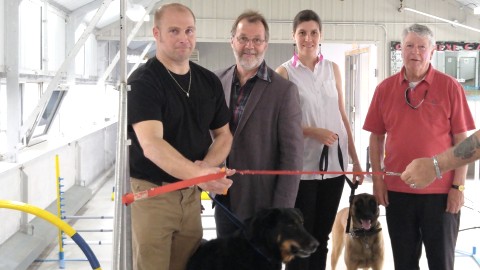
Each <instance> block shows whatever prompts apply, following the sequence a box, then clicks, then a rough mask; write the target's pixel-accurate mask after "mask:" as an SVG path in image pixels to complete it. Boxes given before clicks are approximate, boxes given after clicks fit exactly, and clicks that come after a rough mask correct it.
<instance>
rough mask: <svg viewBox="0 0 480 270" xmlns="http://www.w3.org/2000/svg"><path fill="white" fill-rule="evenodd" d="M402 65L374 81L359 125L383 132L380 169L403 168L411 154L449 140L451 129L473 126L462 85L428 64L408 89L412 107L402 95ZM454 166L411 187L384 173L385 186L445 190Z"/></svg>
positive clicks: (426, 152)
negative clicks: (421, 185) (428, 182)
mask: <svg viewBox="0 0 480 270" xmlns="http://www.w3.org/2000/svg"><path fill="white" fill-rule="evenodd" d="M404 73H405V68H402V70H401V72H399V73H397V74H395V75H393V76H391V77H389V78H387V79H385V80H384V81H383V82H382V83H380V84H379V85H378V86H377V89H376V90H375V94H374V96H373V98H372V102H371V104H370V108H369V110H368V114H367V117H366V119H365V124H364V126H363V129H365V130H367V131H370V132H372V133H374V134H380V135H382V134H386V142H385V158H384V165H385V170H386V171H392V172H403V171H404V170H405V167H406V166H407V165H408V164H409V163H410V162H411V161H412V160H413V159H415V158H420V157H431V156H433V155H435V154H438V153H440V152H443V151H445V150H446V149H447V148H449V147H451V146H452V145H453V135H454V134H458V133H463V132H466V131H468V130H472V129H475V123H474V121H473V117H472V114H471V113H470V109H469V107H468V104H467V100H466V97H465V93H464V90H463V87H462V86H461V85H460V84H459V83H458V82H457V81H456V80H455V79H454V78H452V77H450V76H448V75H446V74H444V73H441V72H439V71H437V70H435V69H434V68H433V67H432V66H431V65H430V67H429V69H428V72H427V75H426V77H425V79H424V80H423V81H421V82H420V83H419V84H418V85H417V86H416V87H415V90H414V91H412V93H411V99H410V101H411V104H413V105H417V104H418V103H419V102H420V101H421V100H422V98H423V97H425V100H424V102H423V103H422V104H421V105H420V106H419V107H418V108H417V109H412V108H410V106H408V104H407V103H406V100H405V91H406V89H407V88H408V81H407V80H405V76H404ZM453 177H454V171H450V172H446V173H445V174H443V179H442V180H440V181H434V182H433V183H432V184H431V185H430V186H428V187H427V188H425V189H411V188H410V187H409V186H408V185H406V184H405V183H404V182H403V181H402V180H401V179H400V177H398V176H385V177H384V180H385V183H386V186H387V189H388V190H390V191H397V192H405V193H417V194H441V193H448V191H449V189H450V185H451V184H452V181H453Z"/></svg>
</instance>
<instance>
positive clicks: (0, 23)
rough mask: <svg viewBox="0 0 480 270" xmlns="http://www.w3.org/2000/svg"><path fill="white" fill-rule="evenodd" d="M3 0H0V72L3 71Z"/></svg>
mask: <svg viewBox="0 0 480 270" xmlns="http://www.w3.org/2000/svg"><path fill="white" fill-rule="evenodd" d="M4 10H5V0H0V14H1V15H2V16H0V72H3V71H4V70H5V68H4V66H5V21H4V18H5V16H4V15H3V14H4V13H5V12H4Z"/></svg>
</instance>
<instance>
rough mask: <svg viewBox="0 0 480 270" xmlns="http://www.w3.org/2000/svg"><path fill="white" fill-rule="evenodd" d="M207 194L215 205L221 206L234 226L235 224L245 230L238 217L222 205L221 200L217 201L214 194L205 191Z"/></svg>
mask: <svg viewBox="0 0 480 270" xmlns="http://www.w3.org/2000/svg"><path fill="white" fill-rule="evenodd" d="M206 193H207V194H208V197H210V199H211V200H212V201H213V202H214V203H215V206H220V208H222V210H223V212H224V213H225V216H227V218H228V219H229V220H230V221H231V222H232V223H233V224H235V226H237V228H238V229H240V230H242V231H245V225H244V224H243V222H242V221H240V219H238V217H236V216H235V215H234V214H233V213H232V212H231V211H230V210H229V209H228V208H227V207H226V206H225V205H223V204H222V203H221V202H219V201H218V200H217V199H216V198H215V196H212V195H210V193H209V192H206Z"/></svg>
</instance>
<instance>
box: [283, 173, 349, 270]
mask: <svg viewBox="0 0 480 270" xmlns="http://www.w3.org/2000/svg"><path fill="white" fill-rule="evenodd" d="M344 184H345V177H344V176H343V175H342V176H339V177H335V178H330V179H326V180H302V181H300V186H299V189H298V195H297V201H296V202H295V207H296V208H298V209H300V211H302V213H303V217H304V220H305V222H304V226H305V228H306V229H307V231H308V232H309V233H311V234H312V235H313V237H315V238H316V239H317V240H318V242H319V243H320V245H319V246H318V249H317V251H315V252H314V253H313V254H312V255H310V257H308V258H305V259H302V258H295V259H294V260H293V261H292V262H290V263H289V264H288V265H287V269H288V270H324V269H325V266H326V263H327V254H328V247H327V245H328V239H329V238H328V235H329V234H330V232H331V231H332V226H333V222H334V221H335V216H336V214H337V211H338V205H339V204H340V199H341V197H342V193H343V185H344Z"/></svg>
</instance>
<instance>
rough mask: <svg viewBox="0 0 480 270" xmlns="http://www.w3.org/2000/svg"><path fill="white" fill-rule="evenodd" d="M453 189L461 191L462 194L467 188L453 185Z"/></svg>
mask: <svg viewBox="0 0 480 270" xmlns="http://www.w3.org/2000/svg"><path fill="white" fill-rule="evenodd" d="M452 188H454V189H458V190H460V191H461V192H463V191H464V190H465V186H464V185H452Z"/></svg>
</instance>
